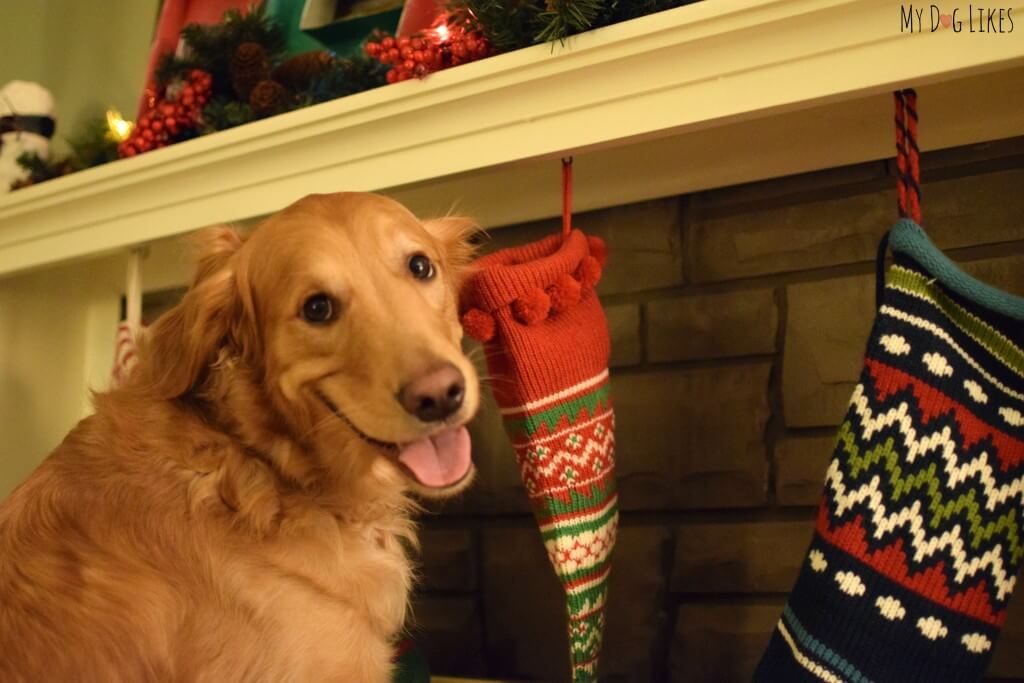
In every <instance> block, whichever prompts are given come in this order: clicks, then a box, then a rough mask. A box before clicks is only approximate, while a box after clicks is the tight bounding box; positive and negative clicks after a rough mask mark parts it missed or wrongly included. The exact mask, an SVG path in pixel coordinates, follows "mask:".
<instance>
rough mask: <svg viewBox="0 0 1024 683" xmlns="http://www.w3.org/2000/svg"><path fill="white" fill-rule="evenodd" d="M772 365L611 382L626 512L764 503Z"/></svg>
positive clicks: (636, 375) (657, 374)
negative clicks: (769, 388) (766, 437)
mask: <svg viewBox="0 0 1024 683" xmlns="http://www.w3.org/2000/svg"><path fill="white" fill-rule="evenodd" d="M770 371H771V364H770V363H761V362H758V363H746V364H737V365H735V366H723V367H716V368H701V369H693V370H672V371H665V372H644V373H633V374H625V375H617V376H614V377H613V378H612V392H613V397H614V401H615V410H616V423H615V424H616V461H617V468H618V476H619V491H620V500H621V503H622V506H623V508H624V509H629V510H637V509H665V508H730V507H745V506H753V505H760V504H762V503H764V501H765V487H766V481H767V463H766V455H765V446H764V428H765V423H766V421H767V419H768V415H769V407H768V377H769V373H770Z"/></svg>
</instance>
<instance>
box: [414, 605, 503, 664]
mask: <svg viewBox="0 0 1024 683" xmlns="http://www.w3.org/2000/svg"><path fill="white" fill-rule="evenodd" d="M410 621H411V627H410V629H409V630H410V635H411V637H412V639H413V641H414V642H415V643H416V647H417V648H419V649H420V651H421V652H422V653H423V655H424V656H425V657H426V659H427V662H428V663H429V665H430V672H431V674H433V675H435V676H437V675H444V676H473V677H477V676H483V675H484V673H485V672H486V666H485V660H484V648H483V637H482V635H481V621H480V611H479V609H478V607H477V604H476V602H475V600H473V599H470V598H438V597H429V596H428V597H423V596H421V597H419V598H418V599H416V601H415V602H414V603H413V607H412V618H411V620H410Z"/></svg>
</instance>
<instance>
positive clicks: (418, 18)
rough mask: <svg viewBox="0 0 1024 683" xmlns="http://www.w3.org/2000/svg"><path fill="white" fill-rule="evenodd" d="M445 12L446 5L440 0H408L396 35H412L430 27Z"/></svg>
mask: <svg viewBox="0 0 1024 683" xmlns="http://www.w3.org/2000/svg"><path fill="white" fill-rule="evenodd" d="M443 14H444V6H443V4H442V3H441V2H438V0H406V2H405V7H403V8H402V16H401V18H400V19H399V20H398V30H397V31H396V32H395V35H397V36H411V35H412V34H414V33H418V32H419V31H422V30H424V29H428V28H430V27H431V26H433V25H434V22H435V21H436V20H437V18H438V17H439V16H441V15H443Z"/></svg>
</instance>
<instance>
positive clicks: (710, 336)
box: [647, 289, 779, 363]
mask: <svg viewBox="0 0 1024 683" xmlns="http://www.w3.org/2000/svg"><path fill="white" fill-rule="evenodd" d="M778 325H779V315H778V306H777V305H776V303H775V294H774V292H773V291H772V290H770V289H758V290H750V291H741V292H730V293H728V294H713V295H705V296H688V297H679V298H675V299H658V300H655V301H651V302H648V304H647V355H648V360H650V361H651V362H654V363H657V362H664V361H676V360H695V359H701V358H724V357H732V356H750V355H756V354H767V353H773V352H774V351H775V334H776V331H777V330H778Z"/></svg>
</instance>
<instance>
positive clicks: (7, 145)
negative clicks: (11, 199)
mask: <svg viewBox="0 0 1024 683" xmlns="http://www.w3.org/2000/svg"><path fill="white" fill-rule="evenodd" d="M56 125H57V124H56V121H55V120H54V117H53V96H52V95H50V91H49V90H47V89H46V88H44V87H43V86H41V85H39V84H38V83H29V82H28V81H11V82H10V83H8V84H7V85H5V86H4V87H3V88H0V194H5V193H7V192H10V190H11V184H12V183H14V182H16V181H19V180H24V179H26V178H27V177H28V171H26V170H25V169H24V168H22V167H21V166H20V165H19V164H18V157H20V156H21V155H22V154H24V153H25V152H35V153H36V154H38V155H39V157H40V158H41V159H44V160H46V159H49V157H50V138H52V137H53V132H54V130H55V129H56Z"/></svg>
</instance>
